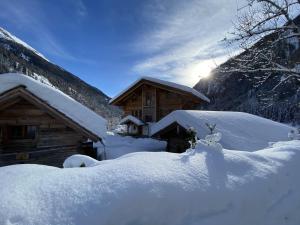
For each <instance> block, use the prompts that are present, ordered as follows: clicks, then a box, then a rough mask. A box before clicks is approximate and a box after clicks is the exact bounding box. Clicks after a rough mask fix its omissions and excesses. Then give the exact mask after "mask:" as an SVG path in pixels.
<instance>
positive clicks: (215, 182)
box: [0, 141, 300, 225]
mask: <svg viewBox="0 0 300 225" xmlns="http://www.w3.org/2000/svg"><path fill="white" fill-rule="evenodd" d="M299 169H300V141H289V142H279V143H276V144H274V145H273V146H272V147H269V148H266V149H263V150H260V151H256V152H245V151H231V150H225V149H223V150H221V151H218V150H216V149H213V148H209V147H207V146H204V145H198V146H197V148H196V150H195V151H193V150H190V151H188V152H186V153H183V154H172V153H166V152H161V153H132V154H129V155H125V156H123V157H121V158H119V159H115V160H108V161H104V162H99V163H98V165H96V166H93V167H86V168H70V169H59V168H53V167H47V166H37V165H19V166H8V167H3V168H0V179H1V189H0V196H1V199H0V224H4V225H11V224H18V225H33V224H34V225H47V224H51V225H62V224H64V225H65V224H68V225H83V224H87V225H99V224H100V225H101V224H104V225H111V224H118V225H122V224H156V225H160V224H171V225H187V224H188V225H199V224H201V225H213V224H225V225H226V224H228V225H232V224H243V225H253V224H255V225H282V224H289V225H295V224H300V214H299V211H300V179H299Z"/></svg>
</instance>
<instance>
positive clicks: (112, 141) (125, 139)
mask: <svg viewBox="0 0 300 225" xmlns="http://www.w3.org/2000/svg"><path fill="white" fill-rule="evenodd" d="M104 144H105V147H104V146H103V145H102V144H101V143H97V144H94V147H96V148H97V149H98V155H101V154H102V153H103V152H104V151H105V154H106V159H115V158H118V157H120V156H123V155H126V154H128V153H132V152H160V151H165V150H166V146H167V143H166V142H165V141H159V140H155V139H152V138H134V137H130V136H120V135H118V134H114V133H112V132H107V135H106V137H105V141H104ZM103 148H105V149H103Z"/></svg>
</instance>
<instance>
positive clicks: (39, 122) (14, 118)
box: [0, 97, 87, 166]
mask: <svg viewBox="0 0 300 225" xmlns="http://www.w3.org/2000/svg"><path fill="white" fill-rule="evenodd" d="M12 125H13V126H36V127H37V132H36V137H35V138H34V139H33V140H31V139H21V140H9V142H6V141H5V137H4V135H5V132H6V129H7V127H8V126H12ZM0 128H1V133H2V134H1V136H0V166H1V165H10V164H15V163H37V164H39V163H40V164H46V165H53V166H62V162H63V160H64V159H65V158H66V157H68V156H70V155H72V154H76V153H79V152H80V146H81V143H82V142H84V141H86V140H87V137H86V136H84V135H83V134H82V133H79V132H77V131H76V130H74V129H72V128H70V127H69V126H68V125H67V124H66V123H65V121H63V120H60V119H58V118H54V117H53V116H51V115H50V114H49V113H48V112H47V111H46V110H44V109H41V108H39V107H37V106H35V105H33V104H32V103H30V102H29V101H27V100H25V99H24V98H21V97H18V99H17V100H16V101H15V102H14V104H13V105H7V107H6V108H2V110H0ZM22 152H26V153H27V156H29V157H27V156H26V157H25V158H26V159H24V160H18V159H17V158H18V157H17V156H18V154H20V153H22Z"/></svg>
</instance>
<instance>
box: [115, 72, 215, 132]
mask: <svg viewBox="0 0 300 225" xmlns="http://www.w3.org/2000/svg"><path fill="white" fill-rule="evenodd" d="M203 102H209V99H208V98H207V97H206V96H205V95H203V94H202V93H200V92H198V91H197V90H195V89H193V88H190V87H187V86H184V85H180V84H176V83H173V82H168V81H163V80H159V79H155V78H151V77H142V78H140V79H139V80H137V81H136V82H134V83H133V84H132V85H130V86H129V87H128V88H127V89H125V90H124V91H123V92H121V93H120V94H119V95H117V96H116V97H115V98H113V99H111V100H110V104H112V105H116V106H119V107H121V108H122V109H123V111H124V114H125V115H124V116H125V117H127V116H128V115H131V116H133V117H135V118H136V119H137V120H138V121H141V122H142V123H143V124H144V125H142V128H141V126H140V125H139V126H140V127H139V126H138V124H136V123H134V121H133V120H127V121H128V123H127V125H129V126H133V128H129V129H128V131H129V133H131V134H133V133H132V132H130V131H134V134H136V133H138V134H140V135H142V134H143V135H149V127H148V126H147V124H149V123H155V122H157V121H159V120H160V119H162V118H163V117H164V116H166V115H168V114H169V113H171V112H173V111H174V110H179V109H196V108H197V107H199V106H200V105H201V104H202V103H203Z"/></svg>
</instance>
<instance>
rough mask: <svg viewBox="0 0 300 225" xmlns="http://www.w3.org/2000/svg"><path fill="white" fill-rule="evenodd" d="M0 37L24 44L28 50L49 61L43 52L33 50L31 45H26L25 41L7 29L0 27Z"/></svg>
mask: <svg viewBox="0 0 300 225" xmlns="http://www.w3.org/2000/svg"><path fill="white" fill-rule="evenodd" d="M0 39H5V40H9V41H13V42H16V43H18V44H20V45H22V46H24V47H25V48H27V49H29V50H30V51H32V52H34V53H35V54H36V55H38V56H40V57H42V58H43V59H45V60H47V61H49V60H48V59H47V58H46V57H45V56H44V55H43V54H41V53H40V52H38V51H37V50H35V49H34V48H33V47H31V46H30V45H28V44H27V43H25V42H24V41H22V40H21V39H19V38H17V37H16V36H14V35H12V34H11V33H9V32H8V31H7V30H5V29H3V28H2V27H0Z"/></svg>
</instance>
